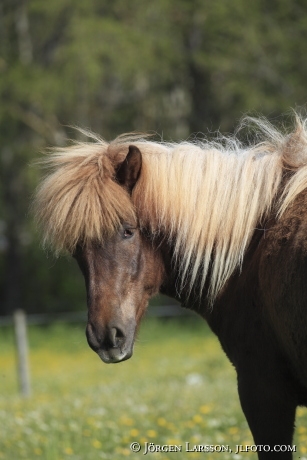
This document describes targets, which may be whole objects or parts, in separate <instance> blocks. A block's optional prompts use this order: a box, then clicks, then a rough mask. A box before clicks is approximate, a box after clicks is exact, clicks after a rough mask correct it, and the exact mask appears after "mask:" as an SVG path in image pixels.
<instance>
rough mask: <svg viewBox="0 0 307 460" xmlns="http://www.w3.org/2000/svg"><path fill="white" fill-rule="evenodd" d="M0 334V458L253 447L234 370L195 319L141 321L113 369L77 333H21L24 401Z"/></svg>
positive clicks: (302, 446)
mask: <svg viewBox="0 0 307 460" xmlns="http://www.w3.org/2000/svg"><path fill="white" fill-rule="evenodd" d="M0 334H1V338H0V363H1V365H0V395H1V396H0V427H1V429H0V459H5V460H19V459H27V460H32V459H44V460H62V459H63V460H64V459H65V460H66V459H70V460H98V459H115V460H117V459H122V458H127V457H130V458H135V459H136V460H137V459H138V458H139V459H140V458H146V456H144V448H145V446H146V443H154V445H155V446H157V445H160V446H162V445H167V446H180V445H181V446H182V452H179V451H177V452H165V451H164V452H155V453H150V452H149V453H148V454H147V455H148V456H149V457H152V458H154V459H164V460H166V459H177V460H181V459H191V460H192V459H194V458H203V457H204V456H205V458H207V459H218V458H221V459H225V460H226V459H230V458H236V459H238V460H239V459H240V458H241V459H245V458H246V459H248V458H255V457H256V455H255V454H250V453H241V454H237V455H236V454H234V452H233V453H229V452H221V453H217V452H214V453H204V452H186V444H185V443H186V442H188V443H189V449H192V448H193V446H194V445H199V444H201V445H217V446H224V445H225V446H227V445H228V446H229V447H230V448H231V449H232V450H233V451H235V448H236V445H237V444H243V445H245V444H248V445H250V444H253V441H252V437H251V434H250V432H249V429H248V427H247V424H246V422H245V419H244V417H243V414H242V412H241V409H240V405H239V401H238V396H237V393H236V377H235V372H234V370H233V369H232V367H231V365H230V364H229V362H228V361H227V359H226V357H225V356H224V354H223V352H222V351H221V349H220V346H219V343H218V341H217V339H216V338H215V337H214V336H213V335H212V334H211V333H210V332H209V331H208V329H207V328H206V325H205V323H204V322H202V321H201V320H198V319H197V320H195V319H188V320H187V319H184V320H182V319H181V320H180V321H179V320H159V321H158V320H154V319H147V320H145V321H144V323H143V326H142V329H141V333H140V336H139V339H138V342H137V344H136V347H135V352H134V356H133V357H132V358H131V359H130V360H128V361H126V362H124V363H121V364H117V365H106V364H103V363H102V362H101V361H100V359H99V358H98V357H97V355H95V354H94V353H93V352H92V351H91V350H90V349H89V348H88V346H87V343H86V339H85V336H84V326H82V327H80V326H67V325H66V326H64V325H53V326H50V327H45V328H38V327H30V328H29V341H30V364H31V379H32V396H31V397H30V398H28V399H22V398H21V397H20V396H18V388H17V382H16V371H15V360H14V338H13V333H12V330H11V329H5V328H2V329H1V330H0ZM306 422H307V411H306V410H303V409H299V410H298V417H297V426H298V428H297V436H296V439H295V443H296V444H297V453H296V454H295V458H301V459H305V460H306V459H307V455H306V452H307V430H306V428H305V427H306V426H307V423H306ZM132 442H138V443H139V444H140V446H141V451H140V452H139V453H134V452H132V451H131V449H130V445H131V443H132ZM148 445H149V444H148ZM155 449H158V448H155ZM164 449H165V448H164ZM169 449H170V448H169ZM173 449H177V447H173ZM218 449H219V448H218Z"/></svg>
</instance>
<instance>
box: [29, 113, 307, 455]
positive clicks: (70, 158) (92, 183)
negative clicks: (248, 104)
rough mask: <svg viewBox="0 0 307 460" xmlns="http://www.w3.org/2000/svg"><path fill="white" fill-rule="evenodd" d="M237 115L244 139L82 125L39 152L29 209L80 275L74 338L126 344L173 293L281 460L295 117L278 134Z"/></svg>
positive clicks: (292, 286) (105, 350)
mask: <svg viewBox="0 0 307 460" xmlns="http://www.w3.org/2000/svg"><path fill="white" fill-rule="evenodd" d="M245 125H247V126H248V129H249V127H250V126H256V129H255V132H256V135H255V136H254V140H253V141H249V142H248V143H247V145H246V143H245V144H244V143H242V142H241V141H240V140H239V139H238V136H232V137H228V138H227V137H222V136H220V137H218V138H217V139H215V140H213V141H207V140H193V141H184V142H180V143H167V142H163V141H161V140H160V141H158V142H155V141H153V140H151V139H150V138H148V137H146V136H140V135H136V134H127V135H121V136H119V137H117V138H116V139H115V140H114V141H112V142H110V143H108V142H106V141H105V140H103V139H102V138H100V137H99V136H97V135H95V134H93V133H86V132H84V131H83V134H86V135H88V136H89V140H88V141H87V142H75V143H72V145H69V146H68V147H63V148H60V149H57V150H55V151H53V152H52V154H50V155H47V156H46V158H45V159H44V160H42V161H43V164H44V167H45V168H47V174H46V175H45V177H44V178H43V179H42V181H41V183H40V185H39V186H38V189H37V192H36V195H35V199H34V208H35V215H36V219H37V222H38V225H39V226H40V227H41V230H42V233H43V241H44V244H45V245H51V246H52V247H53V248H54V250H55V251H56V253H57V254H59V253H61V252H62V251H64V252H65V251H66V252H68V253H69V254H71V255H72V256H73V257H74V258H75V259H76V261H77V263H78V264H79V267H80V269H81V271H82V273H83V275H84V279H85V284H86V292H87V304H88V323H87V327H86V336H87V341H88V344H89V346H90V347H91V348H92V349H93V350H94V351H95V352H96V353H97V354H98V355H99V357H100V358H101V359H102V361H104V362H105V363H119V362H121V361H124V360H126V359H128V358H130V357H131V356H132V353H133V346H134V342H135V338H136V334H137V331H138V328H139V325H140V321H141V318H142V316H143V315H144V312H145V310H146V306H147V303H148V300H149V298H150V297H152V296H153V295H155V294H157V293H158V292H161V293H163V294H166V295H168V296H170V297H173V298H175V299H176V300H178V301H179V302H180V303H181V304H182V306H183V307H185V308H189V309H191V310H194V311H196V312H197V313H198V314H199V315H200V316H201V317H203V318H204V319H205V320H206V321H207V322H208V324H209V326H210V328H211V329H212V331H213V332H214V333H215V334H216V335H217V337H218V339H219V341H220V343H221V346H222V348H223V350H224V351H225V353H226V355H227V356H228V358H229V360H230V361H231V363H232V364H233V366H234V367H235V370H236V373H237V384H238V393H239V399H240V403H241V407H242V410H243V412H244V414H245V417H246V419H247V422H248V424H249V427H250V430H251V432H252V435H253V438H254V442H255V445H256V446H258V447H257V450H258V456H259V459H266V458H268V457H270V458H277V457H278V458H284V459H291V458H292V452H291V450H293V448H291V446H292V440H293V433H294V425H295V412H296V408H297V407H298V406H300V405H302V406H306V405H307V215H306V209H307V129H306V120H304V119H303V118H300V117H299V116H297V115H296V116H295V127H294V129H293V130H292V132H290V133H288V134H287V133H286V134H284V133H283V132H281V130H278V129H276V128H275V127H273V126H272V125H271V124H270V123H269V122H268V121H266V120H265V119H258V120H249V121H247V122H245ZM259 446H260V447H261V446H264V447H265V448H264V447H263V448H262V449H261V448H260V447H259ZM276 446H277V448H276ZM278 446H286V449H285V448H283V449H284V450H281V448H279V449H278Z"/></svg>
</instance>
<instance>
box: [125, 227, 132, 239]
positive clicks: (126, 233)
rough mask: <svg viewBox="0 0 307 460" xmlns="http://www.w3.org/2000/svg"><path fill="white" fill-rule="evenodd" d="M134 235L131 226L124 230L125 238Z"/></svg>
mask: <svg viewBox="0 0 307 460" xmlns="http://www.w3.org/2000/svg"><path fill="white" fill-rule="evenodd" d="M132 236H133V231H132V230H130V228H125V230H124V238H131V237H132Z"/></svg>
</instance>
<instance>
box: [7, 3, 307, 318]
mask: <svg viewBox="0 0 307 460" xmlns="http://www.w3.org/2000/svg"><path fill="white" fill-rule="evenodd" d="M306 48H307V4H306V2H305V1H303V0H278V1H277V0H272V1H270V2H267V1H264V0H255V1H254V2H245V1H243V0H236V1H234V2H229V1H228V0H219V1H218V2H216V1H213V0H206V1H203V0H176V1H175V0H156V1H155V2H143V1H141V0H131V1H130V2H127V1H125V0H113V1H112V2H107V1H106V0H99V1H98V0H88V1H87V2H84V1H82V0H74V1H72V0H53V1H52V2H42V1H41V0H28V1H27V0H2V1H1V2H0V99H1V104H0V165H1V167H0V177H1V179H0V275H1V282H0V305H1V307H0V313H7V312H10V311H12V309H14V308H16V307H17V306H21V307H23V308H26V309H27V310H28V311H38V310H39V311H42V310H48V309H52V310H64V309H69V308H71V309H76V308H83V306H84V299H85V294H84V287H83V282H82V281H81V276H79V274H78V275H77V267H75V266H74V264H72V263H70V262H69V261H68V260H66V259H63V260H59V261H57V262H56V263H55V260H54V258H53V257H51V258H46V255H45V254H44V253H43V251H42V250H41V248H40V247H39V237H38V235H37V234H36V231H35V228H34V225H33V222H32V221H31V217H30V216H29V213H28V205H29V201H30V198H31V194H32V193H33V190H34V188H35V185H36V183H37V172H36V170H35V169H34V168H33V167H32V168H29V163H31V161H32V160H33V159H34V158H36V157H37V156H38V153H39V151H40V150H42V149H43V148H44V147H45V146H47V145H63V144H64V143H65V140H66V139H67V137H73V136H75V133H74V132H73V130H71V129H70V128H68V126H69V125H81V126H83V127H88V128H90V129H92V130H93V131H96V132H98V133H100V134H102V135H103V136H104V137H106V138H107V139H110V138H113V137H115V136H116V135H118V134H120V133H122V132H126V131H131V130H137V131H157V132H158V133H159V134H161V135H162V136H163V138H164V139H176V140H178V139H184V138H187V137H188V136H189V135H190V134H191V133H197V132H205V133H206V134H208V133H210V132H212V131H215V130H217V129H221V130H222V131H224V132H225V131H228V132H232V131H233V129H234V127H235V126H236V124H237V122H238V120H239V119H240V118H241V116H242V115H243V114H244V113H246V112H248V113H257V112H260V113H262V114H264V115H266V116H268V117H270V118H275V117H276V116H279V115H280V114H281V113H283V112H285V111H288V110H289V109H290V108H291V107H294V108H295V107H297V106H303V105H304V104H305V103H306V98H307V87H306V83H305V82H306V76H307V61H306V59H305V56H306ZM68 264H69V266H68Z"/></svg>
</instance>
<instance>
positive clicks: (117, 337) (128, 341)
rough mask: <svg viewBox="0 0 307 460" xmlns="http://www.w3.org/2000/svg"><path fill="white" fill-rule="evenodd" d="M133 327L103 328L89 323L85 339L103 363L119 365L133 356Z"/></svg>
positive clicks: (115, 326)
mask: <svg viewBox="0 0 307 460" xmlns="http://www.w3.org/2000/svg"><path fill="white" fill-rule="evenodd" d="M134 335H135V326H134V327H133V325H130V327H128V328H124V327H123V325H122V324H115V323H114V324H110V325H107V326H104V327H101V326H100V327H99V326H97V325H94V324H92V323H91V322H89V323H88V324H87V327H86V337H87V341H88V344H89V346H90V347H91V348H92V350H94V351H95V352H96V353H97V354H98V356H99V357H100V358H101V360H102V361H103V362H104V363H107V364H110V363H119V362H121V361H125V360H126V359H129V358H131V356H132V354H133V345H134Z"/></svg>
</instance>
